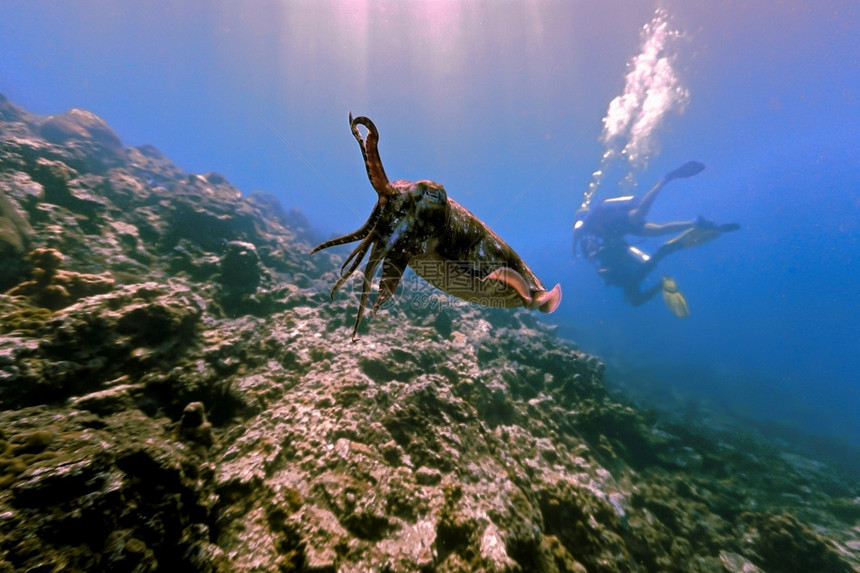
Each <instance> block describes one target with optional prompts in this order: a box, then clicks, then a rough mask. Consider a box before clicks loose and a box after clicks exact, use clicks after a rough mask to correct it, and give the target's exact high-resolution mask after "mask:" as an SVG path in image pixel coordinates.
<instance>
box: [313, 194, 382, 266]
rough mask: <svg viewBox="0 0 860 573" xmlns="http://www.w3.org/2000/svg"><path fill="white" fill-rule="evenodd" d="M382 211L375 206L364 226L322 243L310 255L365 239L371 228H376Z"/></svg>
mask: <svg viewBox="0 0 860 573" xmlns="http://www.w3.org/2000/svg"><path fill="white" fill-rule="evenodd" d="M381 212H382V210H381V209H380V208H379V206H377V207H376V208H374V209H373V211H372V212H371V213H370V217H368V219H367V221H365V223H364V225H362V226H361V227H360V228H359V229H357V230H355V231H353V232H352V233H350V234H348V235H343V236H342V237H335V238H334V239H330V240H328V241H326V242H324V243H321V244H319V245H317V246H316V247H314V248H313V250H311V252H310V254H311V255H312V254H314V253H316V252H317V251H321V250H323V249H327V248H329V247H336V246H337V245H345V244H346V243H352V242H355V241H358V240H360V239H363V238H365V237H366V236H368V235H369V234H370V233H372V232H373V228H374V227H375V226H376V222H377V221H378V220H379V216H380V214H381Z"/></svg>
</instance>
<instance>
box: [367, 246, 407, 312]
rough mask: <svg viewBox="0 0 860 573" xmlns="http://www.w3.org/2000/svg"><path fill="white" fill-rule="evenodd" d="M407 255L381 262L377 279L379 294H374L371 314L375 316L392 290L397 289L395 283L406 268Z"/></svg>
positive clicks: (392, 294)
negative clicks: (379, 276)
mask: <svg viewBox="0 0 860 573" xmlns="http://www.w3.org/2000/svg"><path fill="white" fill-rule="evenodd" d="M409 259H410V257H409V256H401V257H397V258H394V257H389V258H386V259H385V261H383V263H382V277H381V278H380V279H379V294H377V295H376V303H375V304H374V305H373V310H372V311H371V314H372V315H373V316H376V311H377V310H379V309H380V308H381V307H382V305H383V304H385V303H386V301H388V299H390V298H391V297H392V296H394V292H395V291H396V290H397V285H399V284H400V279H402V278H403V272H404V271H405V270H406V265H407V264H408V263H409Z"/></svg>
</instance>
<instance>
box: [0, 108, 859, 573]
mask: <svg viewBox="0 0 860 573" xmlns="http://www.w3.org/2000/svg"><path fill="white" fill-rule="evenodd" d="M296 223H298V224H296ZM310 233H311V231H310V229H309V228H308V226H307V224H306V222H305V221H304V220H303V219H302V218H301V216H300V215H299V214H296V213H292V214H289V213H286V212H285V211H284V210H283V209H281V207H280V205H279V204H278V202H277V201H276V200H275V199H273V198H272V197H270V196H266V195H261V194H252V195H251V196H248V197H244V196H242V195H241V194H240V193H239V192H238V191H237V190H236V189H235V188H233V187H232V186H230V185H229V183H228V182H227V181H225V180H224V178H223V177H221V176H219V175H217V174H214V173H210V174H207V175H192V174H186V173H184V172H182V170H180V169H179V168H178V167H176V166H175V165H173V164H172V163H171V162H170V161H169V160H168V159H166V158H165V157H163V156H162V155H161V154H160V153H159V152H158V151H157V150H155V149H154V148H152V147H149V146H145V147H139V148H125V147H123V145H122V143H121V141H120V139H119V137H117V136H116V134H114V133H113V131H112V130H111V129H110V128H109V127H108V126H107V125H106V124H105V123H104V122H103V121H102V120H100V119H99V118H97V117H96V116H94V115H93V114H90V113H88V112H84V111H79V110H73V111H71V112H69V113H66V114H61V115H58V116H52V117H50V118H43V117H38V116H33V115H30V114H28V113H26V112H24V111H23V110H21V109H19V108H17V107H15V106H14V105H12V104H11V103H10V102H8V101H7V100H6V99H4V98H2V96H0V268H2V269H3V270H2V285H0V288H2V289H4V290H6V294H4V295H2V296H0V571H58V570H61V569H67V570H88V571H96V570H104V571H154V570H157V569H163V570H168V569H169V570H184V571H499V572H501V571H539V572H553V571H658V570H659V571H757V570H763V571H852V570H857V568H858V567H860V558H858V554H860V526H859V525H858V520H860V503H858V496H860V491H858V488H857V486H856V484H855V483H852V482H851V481H847V480H844V479H842V478H839V477H838V476H837V475H836V474H835V473H834V472H832V470H830V468H828V467H826V466H824V465H822V464H820V463H818V462H814V461H811V460H807V459H803V458H800V457H798V456H796V455H789V454H786V453H782V452H780V451H778V450H776V449H773V448H768V447H766V446H764V445H756V444H747V447H745V448H741V447H739V446H738V445H737V444H734V445H733V444H731V443H728V442H720V441H716V440H713V439H710V438H706V437H704V436H703V435H697V434H695V433H693V432H691V431H688V430H685V429H684V428H679V427H666V426H661V425H660V424H659V423H658V421H657V420H656V419H655V418H654V417H652V416H649V415H647V414H643V413H642V412H639V411H637V410H635V409H632V408H630V407H627V406H624V405H622V404H619V403H617V402H615V401H613V400H612V399H610V397H609V396H608V395H607V393H606V391H605V389H604V387H603V383H602V378H601V376H602V364H601V362H600V361H599V360H598V359H597V358H594V357H590V356H587V355H585V354H583V353H582V352H579V351H577V350H576V348H575V347H574V346H573V345H571V344H570V343H568V342H566V341H563V340H560V339H558V338H557V337H556V336H554V334H553V333H552V330H551V329H550V328H549V327H547V326H544V325H542V324H541V323H539V322H537V321H535V319H534V318H533V317H532V316H531V315H529V314H528V313H527V312H526V311H517V312H510V311H491V310H486V309H477V308H473V307H468V306H456V305H454V304H453V302H452V301H451V299H449V298H447V297H444V296H439V295H438V294H436V293H435V292H434V291H433V290H432V289H430V288H429V287H426V288H424V287H420V286H418V287H412V286H410V287H409V289H408V290H405V291H404V292H403V293H402V294H401V300H400V302H399V303H397V304H395V305H393V306H392V307H391V308H388V309H385V310H383V311H382V312H380V313H379V315H377V317H375V318H373V319H371V320H368V321H366V323H369V325H370V326H372V328H370V329H368V328H367V326H368V324H365V327H364V328H363V329H362V331H361V332H360V338H359V339H358V341H357V342H355V343H353V342H351V341H350V324H351V323H352V317H353V314H352V312H353V311H352V310H351V309H353V308H354V301H353V300H351V297H350V296H349V295H348V294H347V295H341V296H339V297H338V299H337V300H335V301H333V302H332V301H330V300H329V298H328V292H329V288H330V285H331V284H333V282H334V281H335V280H336V278H337V274H338V268H339V264H340V262H341V261H342V256H341V255H338V254H332V255H328V254H325V253H321V254H319V255H317V256H315V258H314V259H309V258H308V256H307V254H308V252H309V251H310V246H309V245H308V244H307V242H306V240H305V239H306V238H307V237H308V236H309V234H310ZM412 282H413V283H414V282H415V281H412ZM358 292H360V289H359V291H358Z"/></svg>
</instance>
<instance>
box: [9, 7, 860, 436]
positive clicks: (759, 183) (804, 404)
mask: <svg viewBox="0 0 860 573" xmlns="http://www.w3.org/2000/svg"><path fill="white" fill-rule="evenodd" d="M658 8H660V9H662V10H663V13H664V14H665V18H666V22H667V25H668V26H669V28H668V29H669V30H670V31H672V32H676V33H677V34H676V35H675V36H673V37H672V38H671V41H670V42H669V43H668V45H667V46H666V47H665V51H664V52H662V57H665V58H667V60H666V61H667V62H668V63H670V64H671V70H672V73H673V78H674V80H675V81H676V82H677V85H676V87H677V88H678V89H679V90H680V91H681V92H683V93H681V96H683V97H680V96H679V98H680V99H681V100H683V101H682V102H680V103H679V104H678V105H676V106H675V107H671V108H667V109H666V110H665V114H664V115H663V116H662V117H661V119H660V121H659V122H658V124H657V125H656V126H654V128H653V130H651V131H650V132H649V135H648V138H649V140H648V143H649V144H650V145H652V148H651V149H650V151H649V152H648V153H646V154H645V157H644V159H643V160H642V161H640V162H629V161H628V162H625V161H623V160H618V161H616V163H615V164H614V166H613V169H614V172H608V173H607V175H606V176H605V177H604V178H603V179H602V180H601V181H600V185H599V186H598V188H597V191H596V194H595V197H596V198H600V197H603V198H605V197H610V196H613V195H615V194H617V193H619V192H622V191H623V192H627V191H632V192H636V193H640V194H641V193H643V192H644V191H645V190H647V189H648V187H650V186H651V185H652V184H653V183H655V182H656V181H657V180H658V179H659V178H660V177H661V176H662V175H663V174H664V173H665V172H667V171H668V170H670V169H672V168H674V167H676V166H678V165H680V164H681V163H683V162H685V161H687V160H689V159H697V160H699V161H702V162H704V163H705V164H706V165H707V170H706V171H704V172H703V173H702V174H700V175H698V176H696V177H695V178H693V179H689V180H685V181H679V182H675V183H672V184H671V185H670V186H668V187H667V188H666V189H665V191H664V192H663V193H662V195H661V197H660V198H659V199H658V201H657V203H656V204H655V206H654V209H653V210H652V212H651V214H650V219H651V220H654V221H658V222H659V221H669V220H676V219H691V218H693V217H695V216H696V215H699V214H702V215H705V216H707V217H709V218H712V219H714V220H716V221H717V222H737V223H740V224H741V225H742V227H743V228H742V230H741V231H739V232H737V233H733V234H730V235H725V236H723V237H720V238H719V239H718V240H716V241H714V242H711V243H709V244H707V245H704V246H701V247H699V248H696V249H691V250H688V251H683V252H680V253H677V254H674V255H672V256H670V257H669V258H668V259H667V260H665V261H664V262H663V263H661V266H660V267H659V268H658V269H657V271H656V272H655V273H654V277H652V278H654V279H657V278H659V276H660V275H661V274H668V275H671V276H673V277H674V278H675V279H676V281H677V283H678V285H679V287H680V288H681V290H682V291H683V292H684V294H685V295H686V297H687V301H688V303H689V305H690V308H691V315H690V316H689V317H688V318H686V319H684V320H680V319H678V318H676V317H674V316H673V315H672V314H670V313H669V312H668V311H667V310H666V308H664V307H663V303H662V301H661V300H660V299H659V297H657V298H655V299H654V300H652V301H651V302H649V303H648V304H647V305H645V306H644V307H640V308H632V307H630V306H628V305H626V304H625V303H624V302H623V300H622V296H621V293H620V292H619V291H617V290H611V289H609V288H607V287H605V286H604V285H603V284H602V283H601V282H600V280H599V278H598V277H597V275H596V274H595V272H594V269H593V268H592V267H591V266H590V265H589V263H588V262H587V261H585V260H583V259H575V258H574V257H573V256H572V253H571V248H570V243H571V224H572V222H573V214H574V212H575V211H576V209H577V207H578V206H579V204H580V202H581V201H582V199H583V193H584V192H585V191H586V190H587V189H588V188H589V185H590V184H591V183H592V182H594V181H595V176H594V175H593V173H594V171H595V170H597V169H598V168H599V167H600V166H601V157H602V156H603V154H604V153H605V152H606V151H607V149H608V148H609V147H611V146H609V145H608V143H607V142H606V141H605V140H604V139H602V138H601V134H602V131H603V129H604V121H603V120H604V118H605V117H606V116H607V113H608V109H609V105H610V102H611V101H613V100H614V99H615V98H616V97H619V96H621V95H622V94H623V93H624V92H625V89H626V76H627V74H628V73H629V72H630V71H631V69H632V67H633V66H634V59H635V58H636V56H637V55H639V54H642V53H643V50H644V49H645V48H646V43H647V40H648V34H647V33H646V32H647V30H643V26H645V25H646V24H648V23H649V22H652V20H653V19H654V17H655V10H656V9H658ZM858 37H860V4H858V3H857V2H856V1H854V0H842V1H837V2H822V1H820V0H806V1H800V0H796V1H795V0H785V1H779V2H777V1H761V2H739V1H733V0H717V1H704V0H702V1H697V0H696V1H690V0H675V1H665V2H661V3H658V4H655V3H654V2H647V1H642V2H631V1H629V0H623V1H621V0H614V1H613V0H609V1H605V2H599V3H598V2H585V1H583V2H570V1H557V2H550V1H533V2H518V1H510V2H497V1H494V0H487V1H485V2H462V3H458V2H405V1H404V2H392V1H381V2H359V1H346V0H344V1H342V2H325V1H311V0H308V1H303V2H290V1H259V2H253V3H244V2H227V1H220V2H217V1H208V0H207V1H194V2H156V1H150V2H142V3H130V2H125V1H120V0H117V1H114V2H109V1H98V2H97V1H88V2H84V1H80V2H67V3H56V2H47V1H36V0H4V2H2V3H0V93H4V94H5V95H6V96H7V97H8V98H9V99H10V100H11V101H12V102H14V103H16V104H17V105H20V106H22V107H23V108H25V109H27V110H29V111H32V112H35V113H41V114H51V113H58V112H62V111H65V110H67V109H69V108H72V107H80V108H84V109H88V110H91V111H93V112H95V113H96V114H98V115H99V116H101V117H102V118H103V119H105V120H106V121H107V122H108V123H109V124H110V125H111V126H112V127H113V128H114V129H115V130H116V131H117V133H118V134H119V135H120V136H121V137H122V139H123V141H124V142H125V143H126V145H139V144H144V143H151V144H154V145H155V146H156V147H158V148H159V149H161V150H162V151H163V152H164V153H165V154H166V155H167V156H168V157H170V158H172V159H173V160H174V161H176V162H177V163H178V164H179V165H180V166H181V167H183V168H184V169H186V170H187V171H192V172H208V171H218V172H220V173H222V174H223V175H225V176H226V177H227V178H228V179H229V180H230V181H231V182H232V183H233V184H234V185H236V186H237V187H239V188H240V189H242V190H243V191H245V192H250V191H252V190H256V189H262V190H267V191H270V192H273V193H275V194H277V195H278V196H279V197H280V198H281V199H282V201H283V202H284V204H285V205H286V206H288V207H290V206H295V207H298V208H299V209H301V210H302V211H303V212H305V213H306V215H307V216H308V217H309V219H310V220H311V221H312V222H313V224H314V225H315V226H317V227H318V228H319V229H320V231H322V232H323V233H326V234H331V233H337V234H343V233H345V232H347V231H351V230H353V229H355V228H357V227H358V226H359V225H360V224H361V223H363V222H364V220H365V218H366V216H367V214H368V213H369V212H370V209H371V206H372V204H373V202H374V201H375V195H374V194H373V191H372V189H371V187H370V185H369V184H368V183H367V180H366V176H365V172H364V168H363V165H362V160H361V156H360V153H359V150H358V147H357V145H356V143H355V141H354V140H353V138H352V136H351V135H350V132H349V129H348V124H347V114H348V112H349V111H352V112H354V113H356V114H357V115H358V114H360V115H367V116H369V117H371V118H372V119H373V120H374V121H375V123H376V124H377V126H378V127H379V130H380V133H381V142H380V151H381V154H382V158H383V161H384V163H385V167H386V170H387V172H388V175H389V176H390V177H391V178H392V179H396V178H406V179H417V178H429V179H433V180H436V181H438V182H440V183H443V184H444V185H445V186H446V188H447V190H448V193H449V195H450V196H451V197H453V198H455V199H456V200H457V201H459V202H460V203H462V204H463V205H465V206H466V207H468V208H469V209H470V210H472V211H473V212H474V213H476V214H478V215H479V216H480V217H482V218H483V219H484V220H485V221H486V222H487V223H488V224H490V225H491V226H492V227H493V228H494V229H495V230H496V231H497V232H499V233H500V234H501V235H502V236H503V237H505V239H506V240H507V241H508V242H509V243H511V245H512V246H514V248H516V249H517V251H518V252H519V253H520V254H521V255H522V256H523V258H524V259H525V260H526V261H527V262H528V263H529V264H530V265H531V266H532V268H533V269H534V270H535V271H536V272H537V274H538V275H539V276H541V277H542V278H543V279H544V282H546V283H547V284H548V285H553V284H555V283H556V282H560V283H562V286H563V289H564V300H563V302H562V306H561V307H560V309H559V310H558V311H557V312H556V313H555V314H553V315H551V316H549V317H547V319H548V320H550V321H552V322H555V323H557V324H559V325H561V330H562V332H563V333H564V334H566V335H568V336H570V337H572V338H574V339H575V340H576V341H577V343H578V344H579V345H580V346H581V347H582V348H584V349H586V350H589V351H593V352H596V353H598V354H601V355H602V356H604V357H605V358H606V360H607V361H608V362H609V364H610V375H612V376H622V377H627V380H626V382H627V383H628V384H629V383H630V381H631V380H632V381H633V383H635V380H636V376H640V377H642V379H643V380H644V379H645V377H647V378H648V380H649V384H657V385H658V386H659V385H663V387H665V388H680V389H682V390H683V392H686V393H691V394H693V395H696V396H704V397H707V398H708V399H709V400H712V401H713V402H715V403H718V404H724V405H727V406H728V407H731V408H732V409H733V411H736V412H738V413H741V414H743V415H746V416H750V417H753V418H756V419H765V420H775V421H779V422H780V423H785V424H788V425H791V426H794V427H798V428H802V429H804V430H805V431H809V432H811V433H819V434H824V435H829V436H833V437H837V438H840V439H843V440H848V441H852V442H854V443H860V412H858V405H860V390H858V372H860V335H858V327H857V324H858V321H860V288H858V284H860V281H858V274H860V273H858V270H857V265H856V261H857V257H858V254H860V248H858V247H860V145H858V139H860V138H858V133H860V113H858V109H860V102H858V89H859V88H860V65H858V64H860V61H858V60H860V58H858V56H860V43H858V41H857V38H858ZM676 95H677V94H676ZM622 143H623V142H622ZM628 173H629V174H631V175H632V177H633V180H634V181H635V183H636V185H635V186H626V185H623V184H622V185H620V184H619V181H620V180H621V176H622V175H625V174H628ZM656 244H657V243H655V242H653V241H648V242H644V243H643V244H642V245H640V247H641V248H643V249H645V250H653V248H654V247H655V245H656ZM401 296H408V293H402V295H401Z"/></svg>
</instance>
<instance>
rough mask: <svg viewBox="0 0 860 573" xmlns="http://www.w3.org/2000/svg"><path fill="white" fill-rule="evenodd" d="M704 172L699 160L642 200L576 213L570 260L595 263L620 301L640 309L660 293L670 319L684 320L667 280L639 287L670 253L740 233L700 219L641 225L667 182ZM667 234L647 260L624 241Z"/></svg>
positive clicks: (683, 306) (609, 202)
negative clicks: (579, 258)
mask: <svg viewBox="0 0 860 573" xmlns="http://www.w3.org/2000/svg"><path fill="white" fill-rule="evenodd" d="M704 168H705V166H704V164H702V163H699V162H698V161H689V162H687V163H685V164H684V165H682V166H681V167H679V168H677V169H675V170H674V171H671V172H669V173H668V174H667V175H666V176H665V177H663V179H662V180H661V181H660V182H659V183H657V184H656V185H655V186H654V187H652V188H651V190H649V191H648V192H647V193H646V194H645V195H644V196H643V197H642V198H641V199H640V198H636V197H633V196H627V197H616V198H612V199H606V200H604V201H602V202H600V203H598V204H597V205H594V206H590V205H586V206H583V207H582V208H580V210H579V211H577V213H576V222H575V223H574V225H573V252H574V255H578V254H579V253H581V254H582V255H583V256H584V257H585V258H586V259H588V260H590V261H591V262H592V263H594V264H595V265H596V266H597V273H598V274H599V275H600V276H601V277H602V278H603V281H604V282H605V283H606V284H607V285H610V286H617V287H621V288H622V289H623V290H624V297H625V298H626V299H627V301H628V302H630V304H632V305H633V306H639V305H642V304H644V303H645V302H647V301H649V300H651V298H653V297H654V296H655V295H656V294H657V293H658V292H660V291H662V292H663V301H664V302H665V303H666V306H667V307H669V310H671V311H672V312H673V313H674V314H675V316H678V317H681V318H683V317H685V316H687V315H689V314H690V311H689V308H688V307H687V301H686V300H685V299H684V295H682V294H681V292H680V291H679V290H678V286H677V285H676V284H675V281H674V280H673V279H672V278H670V277H663V278H662V280H661V281H660V282H659V283H657V284H654V285H652V286H650V287H648V288H647V289H645V290H642V288H641V286H640V285H641V284H642V281H643V280H644V279H645V277H646V276H647V275H648V273H650V272H651V271H652V270H653V269H654V267H656V266H657V263H658V262H660V261H661V260H662V259H663V258H664V257H666V256H667V255H669V254H670V253H674V252H675V251H679V250H681V249H688V248H690V247H695V246H696V245H701V244H703V243H707V242H708V241H712V240H713V239H716V238H717V237H718V236H720V234H722V233H726V232H729V231H736V230H738V229H740V225H737V224H735V223H728V224H725V225H717V224H716V223H714V222H713V221H710V220H708V219H705V218H704V217H701V216H700V217H699V218H698V219H696V220H695V221H677V222H672V223H663V224H657V223H650V222H647V221H645V217H646V216H647V215H648V211H649V210H650V209H651V205H652V204H653V203H654V200H655V199H656V198H657V194H658V193H660V191H661V190H662V189H663V187H665V186H666V184H667V183H669V182H670V181H674V180H675V179H686V178H688V177H692V176H694V175H696V174H698V173H701V172H702V170H703V169H704ZM672 233H679V234H678V235H677V236H675V237H673V238H672V239H670V240H668V241H666V242H665V243H663V244H662V245H660V247H659V248H658V249H657V251H656V252H655V253H654V254H653V255H650V256H649V255H647V254H646V253H644V252H642V251H641V250H640V249H637V248H636V247H634V246H633V245H631V244H630V243H629V242H628V241H627V240H626V239H625V238H624V237H625V235H636V236H639V237H657V236H661V235H668V234H672Z"/></svg>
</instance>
